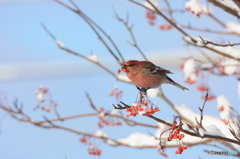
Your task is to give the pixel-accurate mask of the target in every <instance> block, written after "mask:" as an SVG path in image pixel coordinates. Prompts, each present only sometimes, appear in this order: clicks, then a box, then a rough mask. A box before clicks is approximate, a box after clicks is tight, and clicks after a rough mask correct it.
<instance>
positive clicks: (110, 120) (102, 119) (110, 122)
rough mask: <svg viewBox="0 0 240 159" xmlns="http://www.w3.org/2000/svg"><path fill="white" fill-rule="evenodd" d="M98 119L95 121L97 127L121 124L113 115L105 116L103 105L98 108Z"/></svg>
mask: <svg viewBox="0 0 240 159" xmlns="http://www.w3.org/2000/svg"><path fill="white" fill-rule="evenodd" d="M98 117H99V119H100V121H99V122H98V123H97V124H98V127H99V128H103V126H104V125H106V126H119V125H122V123H120V122H119V121H118V120H116V119H114V118H113V117H110V116H108V118H106V116H105V113H104V109H103V107H101V108H100V113H99V114H98Z"/></svg>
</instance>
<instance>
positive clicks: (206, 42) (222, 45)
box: [199, 36, 240, 47]
mask: <svg viewBox="0 0 240 159" xmlns="http://www.w3.org/2000/svg"><path fill="white" fill-rule="evenodd" d="M199 37H200V39H201V40H202V43H203V44H204V45H207V44H212V45H215V46H221V47H228V46H235V45H240V43H235V44H232V43H231V42H230V41H229V44H216V43H213V42H211V41H208V40H204V39H203V38H202V37H201V36H199Z"/></svg>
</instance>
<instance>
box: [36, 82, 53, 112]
mask: <svg viewBox="0 0 240 159" xmlns="http://www.w3.org/2000/svg"><path fill="white" fill-rule="evenodd" d="M35 94H36V96H37V101H38V104H37V105H36V106H35V107H34V108H33V110H34V111H35V110H37V109H38V108H40V107H41V110H43V111H45V112H50V111H51V108H52V107H54V108H56V107H57V105H58V104H57V103H56V102H55V101H53V99H52V96H51V94H50V92H49V90H48V88H45V87H44V86H43V85H41V86H40V87H39V88H38V89H37V90H36V91H35ZM43 104H44V106H41V105H43Z"/></svg>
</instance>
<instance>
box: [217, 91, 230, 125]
mask: <svg viewBox="0 0 240 159" xmlns="http://www.w3.org/2000/svg"><path fill="white" fill-rule="evenodd" d="M221 106H223V108H224V109H223V111H221V112H220V119H222V120H224V121H229V117H230V114H231V108H230V106H231V104H230V102H229V101H228V100H227V98H226V97H225V96H224V95H220V96H219V97H218V98H217V107H218V108H220V107H221Z"/></svg>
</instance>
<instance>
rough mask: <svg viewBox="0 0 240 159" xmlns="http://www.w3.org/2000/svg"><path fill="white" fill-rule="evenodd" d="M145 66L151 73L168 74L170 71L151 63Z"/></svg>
mask: <svg viewBox="0 0 240 159" xmlns="http://www.w3.org/2000/svg"><path fill="white" fill-rule="evenodd" d="M146 68H147V69H148V71H150V72H151V73H152V74H168V73H171V74H172V72H171V71H169V70H166V69H164V68H161V67H159V66H156V65H154V64H153V63H151V64H149V65H147V66H146Z"/></svg>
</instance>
